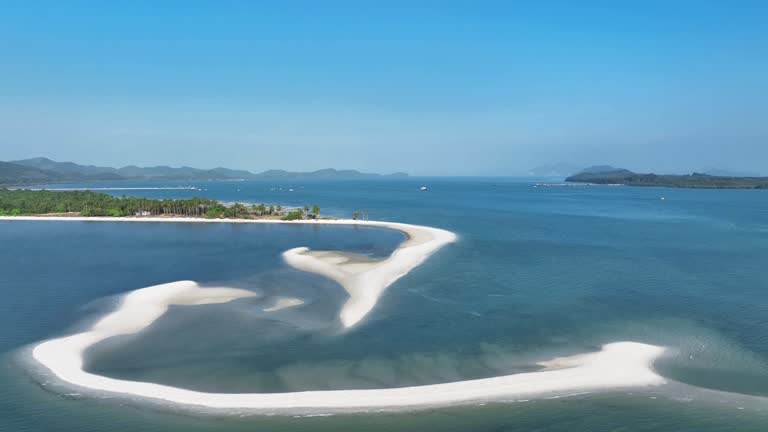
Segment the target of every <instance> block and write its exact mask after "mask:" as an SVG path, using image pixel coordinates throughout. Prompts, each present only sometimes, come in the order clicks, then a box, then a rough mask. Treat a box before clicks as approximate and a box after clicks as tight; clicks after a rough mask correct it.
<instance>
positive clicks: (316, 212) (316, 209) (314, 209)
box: [312, 204, 320, 219]
mask: <svg viewBox="0 0 768 432" xmlns="http://www.w3.org/2000/svg"><path fill="white" fill-rule="evenodd" d="M318 216H320V207H318V206H317V204H315V205H313V206H312V217H314V218H315V219H317V217H318Z"/></svg>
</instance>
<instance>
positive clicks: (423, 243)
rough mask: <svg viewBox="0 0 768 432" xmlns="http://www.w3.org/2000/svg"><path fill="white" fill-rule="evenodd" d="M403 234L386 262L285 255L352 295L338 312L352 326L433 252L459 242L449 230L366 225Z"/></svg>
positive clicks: (301, 252) (299, 251)
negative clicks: (382, 295) (403, 239)
mask: <svg viewBox="0 0 768 432" xmlns="http://www.w3.org/2000/svg"><path fill="white" fill-rule="evenodd" d="M366 224H367V225H372V226H381V227H385V228H390V229H396V230H398V231H402V232H403V233H405V235H407V236H408V239H407V240H406V241H404V242H403V243H401V244H400V246H398V248H397V249H395V251H394V252H392V255H390V256H389V257H388V258H386V259H384V260H369V259H364V258H360V257H354V256H351V255H350V254H344V253H339V252H333V251H310V250H309V249H308V248H305V247H299V248H294V249H290V250H288V251H286V252H284V253H283V258H284V259H285V261H286V262H287V263H288V264H290V265H291V266H293V267H295V268H297V269H299V270H303V271H306V272H312V273H318V274H321V275H323V276H325V277H328V278H330V279H333V280H335V281H336V282H338V283H339V284H340V285H341V286H343V287H344V289H345V290H346V291H347V293H349V300H347V302H346V303H344V306H343V307H342V309H341V312H340V313H339V318H340V319H341V323H342V325H344V327H347V328H349V327H352V326H353V325H355V324H357V323H358V322H360V320H362V319H363V318H364V317H365V316H366V315H367V314H368V312H370V311H371V309H373V307H374V306H375V305H376V302H377V301H378V300H379V297H380V296H381V294H382V293H383V292H384V290H385V289H386V288H387V287H388V286H390V285H392V284H393V283H394V282H395V281H396V280H398V279H400V278H401V277H403V276H405V275H406V274H408V272H409V271H411V270H412V269H413V268H414V267H416V266H418V265H419V264H421V263H422V262H423V261H424V260H425V259H427V257H429V256H430V255H431V254H432V253H434V252H435V251H437V250H438V249H440V248H441V247H443V246H445V245H446V244H448V243H451V242H454V241H456V235H455V234H454V233H452V232H450V231H445V230H441V229H437V228H430V227H425V226H418V225H408V224H401V223H391V222H367V223H366Z"/></svg>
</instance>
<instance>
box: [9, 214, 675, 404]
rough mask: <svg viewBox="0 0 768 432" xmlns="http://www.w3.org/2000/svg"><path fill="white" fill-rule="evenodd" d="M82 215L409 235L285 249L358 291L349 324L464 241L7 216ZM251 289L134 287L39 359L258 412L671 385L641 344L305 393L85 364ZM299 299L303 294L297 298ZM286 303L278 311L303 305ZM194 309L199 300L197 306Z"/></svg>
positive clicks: (185, 400) (178, 396)
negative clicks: (93, 351) (496, 372)
mask: <svg viewBox="0 0 768 432" xmlns="http://www.w3.org/2000/svg"><path fill="white" fill-rule="evenodd" d="M7 219H13V220H67V221H72V220H80V221H88V222H91V221H109V222H115V221H117V222H127V221H131V222H166V223H168V222H202V223H206V222H222V223H288V224H297V223H306V224H328V225H365V226H377V227H383V228H389V229H396V230H399V231H401V232H404V233H405V234H406V235H407V237H408V238H407V239H406V240H405V241H404V242H403V243H402V244H401V245H400V246H399V247H398V248H397V249H396V250H395V251H394V252H393V253H392V255H390V256H389V257H388V258H386V259H383V260H366V259H354V257H350V256H349V254H343V253H340V252H334V251H310V250H308V249H307V248H294V249H290V250H288V251H286V252H285V253H284V257H285V259H286V262H287V263H289V264H290V265H292V266H294V267H296V268H298V269H301V270H305V271H311V272H315V273H318V274H322V275H324V276H326V277H329V278H331V279H333V280H335V281H337V282H338V283H339V284H341V285H342V286H343V287H344V288H345V289H346V290H347V292H348V293H349V295H350V298H349V300H348V301H347V302H346V303H345V305H344V306H343V307H342V311H341V312H340V315H339V318H340V320H341V323H342V324H343V325H344V326H345V327H347V328H348V327H351V326H353V325H354V324H355V323H358V322H360V320H361V319H363V318H364V317H365V316H366V315H367V314H368V313H369V312H370V311H371V310H372V309H373V307H374V306H375V304H376V301H377V300H378V298H379V297H380V296H381V294H382V293H383V292H384V290H385V289H386V288H387V287H388V286H389V285H391V284H392V283H393V282H394V281H396V280H397V279H399V278H400V277H402V276H403V275H405V274H407V273H408V272H409V271H410V270H411V269H413V268H414V267H416V266H418V265H419V264H420V263H421V262H423V261H424V260H425V259H427V257H428V256H429V255H430V254H432V253H434V252H435V251H436V250H438V249H439V248H441V247H442V246H444V245H445V244H448V243H450V242H452V241H455V240H456V236H455V234H453V233H450V232H448V231H444V230H440V229H436V228H430V227H421V226H414V225H407V224H399V223H391V222H371V221H347V220H339V221H337V220H321V221H296V222H283V221H274V220H242V221H232V220H221V221H210V220H203V219H192V218H189V219H182V218H179V219H123V218H58V219H57V218H36V217H13V218H0V220H7ZM254 295H255V294H254V293H253V292H250V291H247V290H241V289H233V288H227V287H214V288H203V287H200V286H198V285H197V284H196V283H195V282H192V281H179V282H173V283H170V284H163V285H156V286H152V287H148V288H142V289H139V290H135V291H132V292H130V293H128V294H126V295H125V297H124V298H123V300H122V301H121V303H120V305H119V306H118V307H117V309H116V310H115V311H113V312H111V313H109V314H107V315H106V316H105V317H103V318H102V319H101V320H99V321H98V322H97V323H96V324H94V325H93V326H92V327H91V328H90V329H87V330H85V331H83V332H81V333H77V334H74V335H71V336H66V337H62V338H57V339H52V340H48V341H45V342H42V343H40V344H39V345H37V346H35V347H34V348H33V351H32V355H33V358H34V359H35V360H36V361H37V362H39V363H40V364H42V365H43V366H45V367H46V368H47V369H49V370H50V371H51V372H52V373H53V374H54V375H55V376H56V377H58V378H59V379H61V380H63V381H65V382H67V383H70V384H72V385H75V386H79V387H83V388H87V389H91V390H96V391H105V392H110V393H118V394H124V395H130V396H138V397H145V398H151V399H157V400H163V401H169V402H173V403H179V404H185V405H197V406H205V407H209V408H242V409H253V410H256V411H259V412H270V413H272V412H274V413H280V414H295V413H307V412H317V410H323V411H330V412H335V411H367V410H373V409H417V408H424V407H431V406H443V405H454V404H464V403H474V402H481V401H502V400H508V399H514V398H521V397H524V398H531V397H535V396H537V395H556V396H560V395H567V394H573V393H574V392H589V391H596V390H609V389H619V388H630V387H645V386H655V385H660V384H663V383H664V382H665V381H664V379H663V378H662V377H661V376H659V375H658V374H657V373H656V372H655V371H654V370H653V367H652V363H653V361H654V360H655V359H656V358H658V357H659V356H660V355H661V354H662V353H663V352H664V348H662V347H658V346H653V345H647V344H642V343H636V342H616V343H611V344H607V345H605V346H603V347H602V349H601V350H600V351H598V352H593V353H585V354H577V355H573V356H568V357H562V358H557V359H552V360H545V361H542V362H540V363H539V365H540V366H542V370H539V371H535V372H528V373H520V374H514V375H506V376H498V377H491V378H485V379H475V380H467V381H457V382H448V383H442V384H433V385H423V386H413V387H402V388H382V389H370V390H332V391H303V392H291V393H264V394H262V393H238V394H228V393H206V392H199V391H192V390H187V389H183V388H177V387H171V386H166V385H160V384H156V383H151V382H136V381H127V380H120V379H113V378H108V377H105V376H101V375H97V374H92V373H89V372H87V371H85V370H84V369H83V360H84V359H83V353H84V352H85V350H87V349H88V347H90V346H92V345H94V344H96V343H98V342H100V341H102V340H104V339H106V338H109V337H112V336H117V335H125V334H132V333H137V332H139V331H141V330H142V329H144V328H146V327H147V326H149V325H151V324H152V322H154V321H155V320H156V319H158V318H159V317H160V316H162V315H163V314H164V313H165V311H166V310H167V309H168V307H169V306H170V305H197V304H210V303H222V302H227V301H232V300H235V299H238V298H243V297H250V296H254ZM294 300H298V299H294ZM297 304H298V302H297V301H284V302H280V301H278V302H277V303H276V304H275V305H274V306H273V308H272V309H273V310H279V309H280V307H288V306H289V305H290V306H292V305H297ZM192 307H193V306H192Z"/></svg>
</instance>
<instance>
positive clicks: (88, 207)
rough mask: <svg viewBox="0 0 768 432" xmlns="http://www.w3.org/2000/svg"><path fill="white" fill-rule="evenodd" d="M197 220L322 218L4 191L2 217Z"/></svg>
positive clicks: (257, 207)
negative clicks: (35, 216)
mask: <svg viewBox="0 0 768 432" xmlns="http://www.w3.org/2000/svg"><path fill="white" fill-rule="evenodd" d="M25 215H48V216H51V215H56V216H112V217H197V218H208V219H225V218H226V219H282V220H300V219H318V218H319V217H320V207H318V206H317V205H313V206H312V207H311V208H310V206H304V207H303V208H284V207H282V206H279V205H264V204H251V205H245V204H241V203H234V204H229V205H226V204H223V203H221V202H219V201H216V200H212V199H208V198H197V197H196V198H191V199H148V198H137V197H126V196H121V197H116V196H112V195H108V194H104V193H97V192H92V191H66V192H54V191H49V190H10V189H0V216H25Z"/></svg>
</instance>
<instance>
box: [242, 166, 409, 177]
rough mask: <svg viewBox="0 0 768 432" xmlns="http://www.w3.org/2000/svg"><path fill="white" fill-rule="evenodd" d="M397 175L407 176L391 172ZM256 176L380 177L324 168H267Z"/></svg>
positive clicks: (378, 175) (353, 171)
mask: <svg viewBox="0 0 768 432" xmlns="http://www.w3.org/2000/svg"><path fill="white" fill-rule="evenodd" d="M392 175H394V176H397V177H402V176H407V175H408V174H405V173H395V174H392ZM255 176H256V177H258V178H296V179H349V178H366V177H382V176H381V174H371V173H364V172H360V171H357V170H337V169H334V168H325V169H321V170H317V171H311V172H294V171H285V170H267V171H264V172H262V173H259V174H256V175H255Z"/></svg>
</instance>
